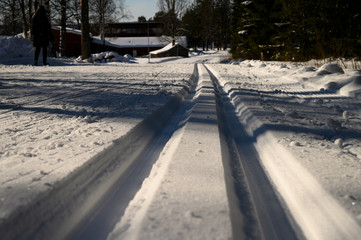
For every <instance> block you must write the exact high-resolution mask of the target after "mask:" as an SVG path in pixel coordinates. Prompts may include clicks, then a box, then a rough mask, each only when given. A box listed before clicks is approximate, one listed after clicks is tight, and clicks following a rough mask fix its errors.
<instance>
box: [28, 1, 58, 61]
mask: <svg viewBox="0 0 361 240" xmlns="http://www.w3.org/2000/svg"><path fill="white" fill-rule="evenodd" d="M31 30H32V38H33V46H34V47H35V48H36V49H35V65H38V59H39V54H40V50H41V49H43V64H44V65H48V63H47V55H48V51H47V49H48V45H49V41H53V35H52V32H51V27H50V22H49V19H48V17H47V16H46V11H45V8H44V6H42V5H39V6H38V8H37V9H36V11H35V14H34V16H33V19H32V26H31Z"/></svg>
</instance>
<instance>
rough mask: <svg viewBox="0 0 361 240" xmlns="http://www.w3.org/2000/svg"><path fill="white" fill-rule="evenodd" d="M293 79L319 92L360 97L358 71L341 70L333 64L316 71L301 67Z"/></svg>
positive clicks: (359, 76) (360, 89) (360, 88)
mask: <svg viewBox="0 0 361 240" xmlns="http://www.w3.org/2000/svg"><path fill="white" fill-rule="evenodd" d="M294 77H296V78H298V79H300V81H301V82H303V83H305V84H307V85H310V86H312V87H315V88H318V89H319V90H320V91H321V92H322V91H327V92H338V93H340V94H341V95H343V96H348V97H359V96H361V75H360V72H359V71H355V70H349V69H342V68H341V67H340V66H338V65H337V64H334V63H327V64H324V65H322V66H321V67H320V68H318V69H316V68H314V67H303V68H301V69H300V70H299V71H298V72H297V73H295V74H294Z"/></svg>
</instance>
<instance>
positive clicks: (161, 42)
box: [94, 36, 187, 48]
mask: <svg viewBox="0 0 361 240" xmlns="http://www.w3.org/2000/svg"><path fill="white" fill-rule="evenodd" d="M97 39H98V40H100V39H99V37H95V38H94V40H95V41H97ZM105 39H106V42H108V43H109V44H111V45H113V46H118V47H121V48H127V47H148V46H149V47H164V46H166V45H168V44H169V43H171V42H172V38H171V37H168V36H160V37H149V38H148V37H111V38H105ZM176 39H177V42H179V43H180V44H181V45H183V46H187V37H185V36H180V37H176ZM100 41H101V40H100ZM102 42H103V41H102Z"/></svg>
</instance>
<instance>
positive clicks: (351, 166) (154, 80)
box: [0, 1, 361, 239]
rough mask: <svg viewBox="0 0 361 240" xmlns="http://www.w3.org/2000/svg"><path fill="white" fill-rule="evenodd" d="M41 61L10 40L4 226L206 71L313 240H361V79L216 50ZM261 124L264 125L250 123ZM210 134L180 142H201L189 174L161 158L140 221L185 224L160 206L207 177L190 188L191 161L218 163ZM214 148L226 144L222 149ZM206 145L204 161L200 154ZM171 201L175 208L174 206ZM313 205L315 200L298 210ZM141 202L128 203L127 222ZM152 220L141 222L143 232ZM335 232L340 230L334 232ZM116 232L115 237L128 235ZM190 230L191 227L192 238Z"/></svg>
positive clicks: (4, 50)
mask: <svg viewBox="0 0 361 240" xmlns="http://www.w3.org/2000/svg"><path fill="white" fill-rule="evenodd" d="M246 2H249V1H246ZM246 2H245V3H246ZM33 51H34V50H33V48H32V46H31V43H30V42H29V41H28V40H26V39H24V38H22V37H20V36H17V37H12V38H9V37H0V118H1V122H2V124H1V126H0V139H1V141H0V224H1V222H2V221H4V220H5V219H6V218H8V217H9V216H10V215H11V214H12V213H13V212H14V211H15V210H16V209H18V208H19V207H20V206H24V205H26V204H28V203H29V202H31V201H32V200H33V199H34V198H35V197H36V196H37V195H38V194H40V193H42V192H45V191H47V190H48V189H51V188H52V186H53V185H54V184H55V183H57V182H59V181H61V180H62V179H64V178H65V177H66V176H67V175H69V174H70V173H71V172H73V171H74V170H75V169H77V168H79V167H80V166H82V165H83V164H84V163H86V162H87V161H88V160H89V159H90V158H91V157H93V156H95V155H96V154H97V153H99V152H101V151H103V150H104V149H106V148H107V147H108V146H110V145H111V144H112V142H113V141H115V140H116V139H119V138H120V137H122V136H124V135H125V134H126V133H127V132H129V131H130V130H131V129H133V128H134V127H135V126H136V125H137V124H138V123H140V122H141V121H142V120H143V119H144V118H146V117H147V116H149V115H150V114H151V113H152V112H154V111H155V110H156V109H158V108H159V107H160V106H163V105H164V104H165V103H166V102H167V101H168V100H169V99H170V97H171V96H174V95H175V94H177V93H178V92H179V91H181V90H182V89H184V87H185V86H187V85H188V83H189V82H188V81H189V79H190V76H191V74H192V72H193V68H194V63H197V62H198V63H202V62H207V63H209V64H210V67H211V68H212V69H214V71H215V72H216V74H217V76H218V77H219V78H220V79H222V84H223V86H224V87H227V88H228V89H230V90H229V93H231V94H232V95H233V96H237V97H235V98H233V103H234V104H235V106H236V107H237V114H238V116H239V117H240V118H244V120H245V122H244V123H245V124H246V126H247V129H248V134H250V135H251V136H255V137H256V138H258V139H259V141H257V143H255V146H256V148H257V150H258V151H259V154H260V157H261V159H262V163H263V166H264V168H265V169H266V171H267V172H268V174H269V175H270V178H271V179H272V181H273V184H274V185H275V188H276V189H277V190H278V191H279V192H280V194H281V195H282V197H283V198H284V200H285V202H286V203H287V204H288V207H289V208H290V212H291V213H292V214H294V216H295V219H297V220H298V221H299V225H300V226H301V228H302V230H303V232H304V234H305V236H306V237H307V239H337V238H338V237H340V236H347V235H342V234H343V233H342V231H338V230H337V229H342V228H343V229H346V231H347V230H348V229H350V227H352V228H353V230H352V231H349V234H350V235H349V236H348V239H357V238H356V237H355V234H359V233H360V232H361V230H360V225H361V141H360V140H361V107H360V103H359V102H360V96H361V80H360V79H361V78H360V77H361V76H360V73H359V72H358V71H355V70H350V69H342V68H340V67H338V66H336V65H334V64H326V65H324V66H322V67H320V68H315V67H313V66H309V65H307V64H306V63H289V62H286V63H280V62H261V61H241V60H240V61H234V62H231V63H230V64H219V62H220V61H222V60H224V59H225V58H226V57H227V53H225V52H215V51H214V52H211V51H210V52H193V53H191V56H192V57H190V58H189V59H183V58H163V59H156V60H153V59H152V62H151V63H150V64H149V63H147V62H148V59H142V58H137V59H131V60H129V59H130V58H129V57H127V56H125V57H121V56H120V57H119V58H120V59H122V58H125V59H126V60H125V61H123V60H122V61H121V62H119V61H118V62H110V61H108V60H104V59H109V58H108V57H107V56H110V55H112V56H113V57H111V58H112V59H113V58H118V56H117V55H114V54H113V53H101V54H98V55H96V56H94V58H96V59H100V62H101V63H85V62H79V61H76V60H75V59H66V58H60V59H50V60H49V63H50V66H45V67H34V66H32V64H33V59H32V58H33ZM129 61H131V62H133V63H135V64H133V63H132V64H130V63H129ZM231 90H232V91H231ZM250 119H257V121H254V122H253V123H252V124H253V125H252V124H248V123H249V120H250ZM203 127H204V126H203ZM199 130H202V127H201V128H200V129H199ZM182 131H184V132H182ZM205 131H206V133H207V134H211V131H208V130H205ZM207 134H205V135H198V134H196V133H195V132H193V133H191V134H186V130H184V129H183V130H179V132H177V133H176V134H175V139H174V140H173V141H176V142H177V141H178V144H181V141H185V142H192V141H193V140H194V139H197V142H198V144H196V145H194V144H189V145H184V146H185V147H184V149H182V152H183V153H184V161H185V163H184V164H182V162H181V161H174V162H170V163H165V162H164V161H165V160H164V159H168V158H166V157H165V158H164V159H163V160H162V158H160V159H159V163H156V164H157V165H155V166H154V170H155V171H157V173H159V176H155V177H154V178H153V179H154V180H155V181H156V183H154V184H152V183H148V184H150V185H147V184H146V181H150V180H151V179H148V180H146V181H145V183H144V186H148V187H149V186H150V188H151V190H149V191H150V192H148V193H149V194H150V195H147V194H146V195H145V196H149V197H152V196H153V198H154V199H155V202H149V203H147V204H146V207H145V208H144V209H142V210H141V211H143V213H142V214H143V216H153V217H155V218H156V219H160V220H161V222H160V223H159V225H157V226H158V227H159V226H164V224H165V222H167V221H168V220H167V221H166V219H167V218H166V217H169V218H170V219H169V221H174V220H175V219H172V218H171V217H172V214H171V213H169V212H167V206H169V205H162V204H158V203H157V201H158V200H159V201H160V200H161V199H162V198H165V197H166V196H162V195H161V191H162V184H168V183H167V181H166V180H167V179H171V181H173V182H172V184H174V188H175V189H178V188H179V189H182V190H184V191H185V192H186V191H187V189H188V188H189V189H192V185H193V184H194V182H197V181H199V180H200V179H201V178H202V177H203V176H204V174H206V173H203V172H198V173H197V174H196V175H195V176H193V177H194V179H192V181H187V179H183V178H182V176H181V175H179V174H180V172H178V171H184V172H188V173H190V172H192V171H193V170H194V169H193V168H196V169H199V168H200V166H198V165H197V164H196V163H192V159H193V158H194V157H195V156H197V157H200V156H202V155H203V154H210V152H204V149H203V147H205V146H203V144H204V143H205V142H206V141H210V140H209V139H213V138H215V137H209V136H207ZM180 135H181V136H182V138H180ZM177 136H178V138H177ZM198 138H199V139H198ZM207 144H212V145H213V144H214V146H218V143H216V142H210V143H207ZM195 147H198V148H197V150H198V152H195V153H194V148H195ZM275 149H276V150H279V151H275ZM213 150H214V151H215V153H214V154H212V155H217V154H219V151H220V149H219V148H218V147H215V148H214V149H213ZM164 151H165V152H164V154H165V155H167V154H169V155H177V154H180V153H177V149H165V150H164ZM176 153H177V154H176ZM192 154H193V155H192ZM200 159H202V158H201V157H200ZM178 160H179V159H178ZM218 167H219V166H217V168H218ZM209 169H210V171H211V170H216V167H215V166H214V167H212V166H209ZM275 169H278V170H279V169H281V170H280V171H276V172H275ZM172 172H173V173H174V175H172ZM177 173H178V175H177ZM278 173H279V175H278ZM152 174H155V173H154V172H152V173H151V174H150V176H153V175H152ZM208 174H209V173H208ZM217 174H218V173H217ZM156 177H158V179H157V178H156ZM284 179H293V181H290V182H286V181H285V180H284ZM299 182H303V183H304V184H305V185H306V186H308V188H307V191H305V192H303V195H302V194H301V195H298V194H300V191H299V190H298V186H299V185H298V183H299ZM292 184H294V185H292ZM305 185H303V186H305ZM153 188H154V189H153ZM141 191H144V190H143V189H142V190H141ZM158 193H160V195H159V194H158ZM140 194H141V192H140ZM174 196H175V195H174ZM308 196H313V197H314V196H316V198H308ZM168 197H170V198H169V199H168V200H169V201H171V200H172V196H168ZM177 197H178V199H177V201H179V202H188V200H189V199H188V198H189V195H187V194H184V196H183V197H182V196H180V195H177ZM302 197H303V198H304V199H305V200H307V201H305V202H304V203H303V202H302V201H299V202H297V201H293V200H294V199H302ZM138 200H139V199H135V200H134V201H133V202H130V203H129V210H128V212H129V211H130V212H131V211H132V210H131V209H132V208H133V209H134V203H135V204H137V202H139V201H140V200H139V201H138ZM169 204H173V203H172V202H169ZM189 204H190V205H189V209H199V206H200V205H202V204H203V203H200V202H197V201H194V202H189ZM192 204H193V205H192ZM315 204H316V206H319V205H322V204H324V209H323V210H324V211H321V212H322V213H325V212H327V211H328V213H329V214H328V215H320V216H315V217H314V219H312V218H310V216H312V210H313V206H315ZM317 204H318V205H317ZM328 206H331V207H332V209H328V208H327V207H328ZM335 206H336V207H335ZM179 209H181V208H179ZM225 211H227V210H226V209H223V210H220V211H219V212H218V214H219V215H215V216H213V217H214V219H218V218H221V217H222V216H224V213H225ZM158 212H159V215H157V213H158ZM161 212H164V215H163V213H161ZM203 213H206V212H203ZM318 213H319V211H318ZM147 214H149V215H147ZM212 214H213V213H212ZM129 216H130V218H131V214H130V215H129V214H128V215H127V214H126V215H125V217H126V218H123V219H122V216H119V221H120V225H121V224H122V221H128V220H127V219H129ZM162 217H164V218H162ZM184 219H186V220H185V221H188V222H187V223H188V224H191V227H195V226H197V224H198V222H199V221H202V217H201V215H200V214H199V213H198V212H197V211H193V210H188V211H184ZM184 219H183V220H184ZM150 220H151V219H148V220H144V219H137V218H135V219H134V221H135V222H136V224H140V223H141V222H142V221H150ZM355 223H356V224H355ZM321 224H324V225H321ZM332 224H336V225H338V226H339V228H337V229H336V230H335V229H329V226H333V225H332ZM134 226H138V225H134ZM142 226H143V227H142V228H140V229H143V230H144V231H143V232H136V233H135V234H136V235H137V236H145V235H146V236H150V235H152V228H151V225H149V226H148V227H147V226H146V225H142ZM322 226H324V228H323V227H322ZM127 227H129V228H131V227H132V226H127ZM161 229H162V228H161ZM114 231H115V232H114V234H113V235H110V238H111V239H112V236H117V234H118V233H119V229H118V230H117V229H115V230H114ZM186 231H187V227H185V226H184V229H183V230H182V232H181V234H186ZM133 233H134V232H133ZM144 234H145V235H144ZM154 234H155V236H156V237H159V238H167V237H168V236H169V232H168V230H166V229H163V230H161V231H155V232H154ZM208 234H209V235H205V236H203V237H204V238H207V239H209V238H212V237H213V235H212V232H211V231H209V232H208ZM185 236H186V235H185ZM185 236H183V237H185ZM358 236H360V235H358ZM185 238H186V237H185Z"/></svg>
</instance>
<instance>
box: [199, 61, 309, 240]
mask: <svg viewBox="0 0 361 240" xmlns="http://www.w3.org/2000/svg"><path fill="white" fill-rule="evenodd" d="M205 67H206V69H207V70H208V73H209V74H210V76H211V79H212V81H213V83H214V88H215V92H216V99H217V108H218V109H217V112H218V118H219V119H218V122H219V128H220V137H221V139H222V138H223V139H222V157H223V164H224V168H225V175H226V178H228V179H226V184H227V193H228V195H229V196H228V197H229V202H230V208H231V212H232V213H233V214H232V213H231V220H232V228H233V237H234V239H262V240H276V239H279V240H283V239H303V236H302V234H301V233H300V231H299V229H298V226H297V224H296V223H295V222H294V220H293V218H292V216H290V214H289V213H288V210H287V208H286V207H285V206H284V204H283V203H282V202H281V199H280V198H279V196H278V194H277V192H276V191H275V189H274V187H273V186H272V183H271V182H270V180H269V178H268V176H267V174H266V173H265V170H264V169H263V166H262V164H261V162H260V159H259V156H258V153H257V151H256V150H255V148H254V146H253V142H254V141H256V139H253V138H252V137H250V136H248V135H247V134H246V132H245V130H244V127H243V126H242V124H241V123H240V122H239V120H238V118H237V115H236V110H235V107H234V106H233V104H232V102H231V96H229V93H226V92H225V91H224V90H223V88H222V86H221V84H220V82H219V79H217V77H216V76H215V75H214V74H213V73H212V69H211V67H210V66H207V65H206V66H205ZM224 141H226V143H224ZM227 175H228V176H227ZM229 175H232V178H231V176H229ZM235 196H236V199H235ZM234 212H237V213H239V215H237V214H234Z"/></svg>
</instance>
